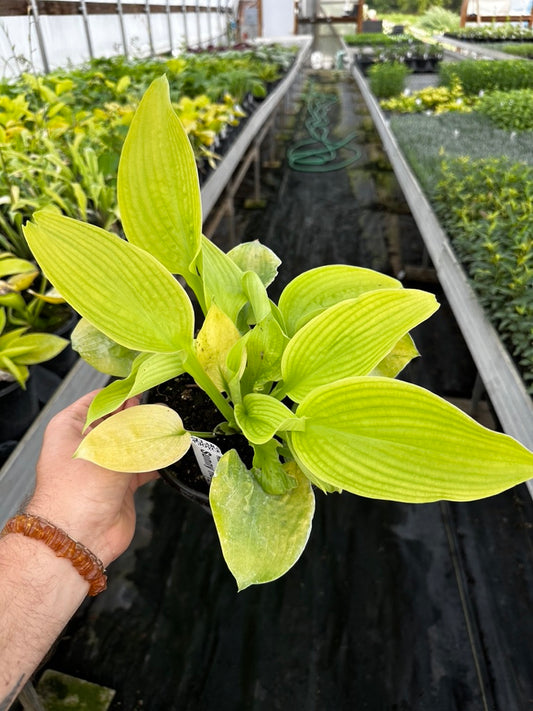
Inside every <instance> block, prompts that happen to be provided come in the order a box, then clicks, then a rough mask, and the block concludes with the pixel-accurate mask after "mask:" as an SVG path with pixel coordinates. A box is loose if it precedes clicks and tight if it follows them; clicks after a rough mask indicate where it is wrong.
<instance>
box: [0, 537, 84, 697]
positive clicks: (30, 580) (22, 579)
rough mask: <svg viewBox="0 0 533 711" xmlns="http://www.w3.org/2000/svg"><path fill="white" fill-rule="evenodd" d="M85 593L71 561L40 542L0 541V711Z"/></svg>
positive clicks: (37, 661)
mask: <svg viewBox="0 0 533 711" xmlns="http://www.w3.org/2000/svg"><path fill="white" fill-rule="evenodd" d="M87 590H88V584H87V583H86V582H85V580H83V578H82V577H81V576H80V575H79V574H78V573H77V571H76V570H75V569H74V568H73V567H72V565H71V563H70V562H69V561H68V560H65V559H62V558H58V557H56V556H55V554H54V552H53V551H52V550H50V549H49V548H48V547H47V546H46V545H45V544H43V543H42V542H41V541H37V540H33V539H29V538H26V537H24V536H22V535H20V534H8V535H7V536H5V537H3V538H1V539H0V711H6V710H7V709H8V708H10V706H11V704H12V703H13V701H14V700H15V699H16V697H17V695H18V693H19V691H20V689H21V688H22V687H23V686H24V684H25V683H26V681H27V680H28V679H29V678H30V676H31V675H32V673H33V672H34V670H35V669H36V667H37V666H38V665H39V663H40V662H41V660H42V659H43V657H44V656H46V654H47V652H48V650H49V649H50V647H51V646H52V645H53V643H54V641H55V640H56V639H57V637H58V636H59V635H60V634H61V631H62V630H63V628H64V627H65V625H66V624H67V622H68V621H69V619H70V618H71V617H72V615H73V614H74V612H75V611H76V610H77V608H78V607H79V605H80V604H81V602H82V601H83V599H84V598H85V596H86V595H87Z"/></svg>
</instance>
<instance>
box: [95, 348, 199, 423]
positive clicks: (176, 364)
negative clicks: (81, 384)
mask: <svg viewBox="0 0 533 711" xmlns="http://www.w3.org/2000/svg"><path fill="white" fill-rule="evenodd" d="M185 357H186V354H185V352H184V351H178V352H177V353H141V354H140V355H138V356H137V358H136V359H135V361H134V363H133V366H132V368H131V372H130V374H129V375H128V377H127V378H124V380H114V381H113V382H111V383H109V385H106V387H105V388H104V389H103V390H100V392H99V393H98V395H97V396H96V397H95V398H94V400H93V401H92V402H91V404H90V406H89V410H88V412H87V419H86V422H85V426H86V427H87V426H89V425H90V424H91V423H93V422H94V421H95V420H98V419H100V418H101V417H104V416H105V415H109V414H110V413H112V412H114V411H115V410H116V409H118V408H119V407H120V406H121V405H122V404H123V403H124V402H126V400H127V399H128V398H130V397H135V395H140V394H141V393H144V392H147V391H148V390H150V389H151V388H155V387H156V386H157V385H160V384H161V383H164V382H166V381H167V380H170V379H171V378H175V377H176V376H178V375H181V373H183V363H184V360H185Z"/></svg>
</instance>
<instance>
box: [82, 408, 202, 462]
mask: <svg viewBox="0 0 533 711" xmlns="http://www.w3.org/2000/svg"><path fill="white" fill-rule="evenodd" d="M190 444H191V436H190V434H189V433H188V432H186V431H185V429H184V427H183V422H182V421H181V418H180V416H179V415H178V414H177V413H176V412H174V410H171V409H170V408H169V407H165V406H164V405H138V406H136V407H129V408H127V409H126V410H121V411H120V412H117V413H116V414H115V415H113V416H112V417H109V418H108V419H107V420H104V421H103V422H101V423H100V424H99V425H98V426H97V427H95V428H94V429H93V430H91V431H90V432H89V434H88V435H87V436H86V437H85V438H84V439H83V440H82V442H81V444H80V446H79V447H78V449H77V450H76V454H75V456H76V457H79V458H80V459H88V460H89V461H90V462H94V463H95V464H98V465H100V466H101V467H105V468H106V469H112V470H114V471H117V472H149V471H152V470H154V469H161V468H163V467H167V466H169V465H170V464H172V463H173V462H175V461H177V460H178V459H181V457H183V455H184V454H185V452H186V451H187V450H188V449H189V447H190Z"/></svg>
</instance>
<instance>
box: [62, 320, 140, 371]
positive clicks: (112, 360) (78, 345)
mask: <svg viewBox="0 0 533 711" xmlns="http://www.w3.org/2000/svg"><path fill="white" fill-rule="evenodd" d="M70 340H71V343H72V348H73V350H75V351H76V353H78V354H79V355H80V356H81V357H82V358H83V360H85V361H86V362H87V363H89V365H92V367H93V368H96V370H99V371H100V372H101V373H107V374H108V375H114V376H116V377H119V378H121V377H125V376H126V375H128V374H129V372H130V370H131V365H132V363H133V361H134V360H135V358H136V357H137V355H138V353H139V352H138V351H132V350H130V349H129V348H125V347H124V346H121V345H119V344H118V343H116V342H115V341H113V340H112V339H111V338H109V337H108V336H106V335H105V334H103V333H102V332H101V331H99V330H98V329H97V328H95V327H94V326H93V325H92V323H89V321H87V319H86V318H80V320H79V321H78V323H77V324H76V326H75V327H74V330H73V331H72V334H71V336H70Z"/></svg>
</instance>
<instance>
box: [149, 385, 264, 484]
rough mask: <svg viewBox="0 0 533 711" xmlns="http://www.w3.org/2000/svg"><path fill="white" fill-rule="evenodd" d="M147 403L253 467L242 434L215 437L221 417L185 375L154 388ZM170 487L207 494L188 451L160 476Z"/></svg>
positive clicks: (201, 391) (217, 435) (195, 461)
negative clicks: (164, 408) (164, 407)
mask: <svg viewBox="0 0 533 711" xmlns="http://www.w3.org/2000/svg"><path fill="white" fill-rule="evenodd" d="M148 401H149V402H152V403H161V404H163V405H167V406H168V407H171V408H172V409H173V410H175V411H176V412H177V413H178V414H179V415H180V417H181V419H182V422H183V425H184V427H185V429H186V430H188V431H190V432H206V433H210V436H209V439H208V441H209V442H210V443H212V444H214V445H216V446H217V447H218V448H219V449H220V451H221V452H222V453H224V452H227V451H229V450H230V449H236V450H237V452H238V453H239V455H240V457H241V459H242V461H243V462H245V463H246V465H247V466H248V467H250V466H251V464H252V457H253V450H252V449H251V447H250V446H249V444H248V441H247V440H246V439H245V438H244V437H242V436H241V435H238V434H235V435H225V434H215V432H216V430H217V427H218V425H220V424H221V423H223V422H224V418H223V416H222V415H221V414H220V412H219V411H218V409H217V408H216V407H215V406H214V405H213V403H212V401H211V400H210V399H209V398H208V397H207V395H206V394H205V393H204V391H203V390H201V388H199V387H198V385H196V383H195V382H194V381H193V380H192V378H191V377H190V376H189V375H187V374H186V373H185V374H183V375H180V376H179V377H178V378H175V379H174V380H169V381H167V382H165V383H163V384H161V385H159V386H158V387H156V388H154V389H153V390H152V391H151V392H150V393H149V395H148ZM161 474H162V476H163V478H164V479H165V481H166V482H167V483H168V484H170V485H171V486H172V485H174V486H176V487H177V488H179V482H181V483H182V484H184V485H185V486H186V487H188V488H190V489H192V491H196V492H199V493H200V494H202V495H204V496H208V495H209V485H208V483H207V480H206V479H205V477H204V476H203V475H202V473H201V470H200V468H199V466H198V462H197V460H196V456H195V454H194V452H193V450H192V448H191V449H189V451H188V452H186V454H185V455H184V456H183V457H182V458H181V459H180V460H179V461H178V462H176V463H175V464H171V465H170V466H168V467H167V468H166V470H165V471H164V472H162V473H161Z"/></svg>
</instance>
